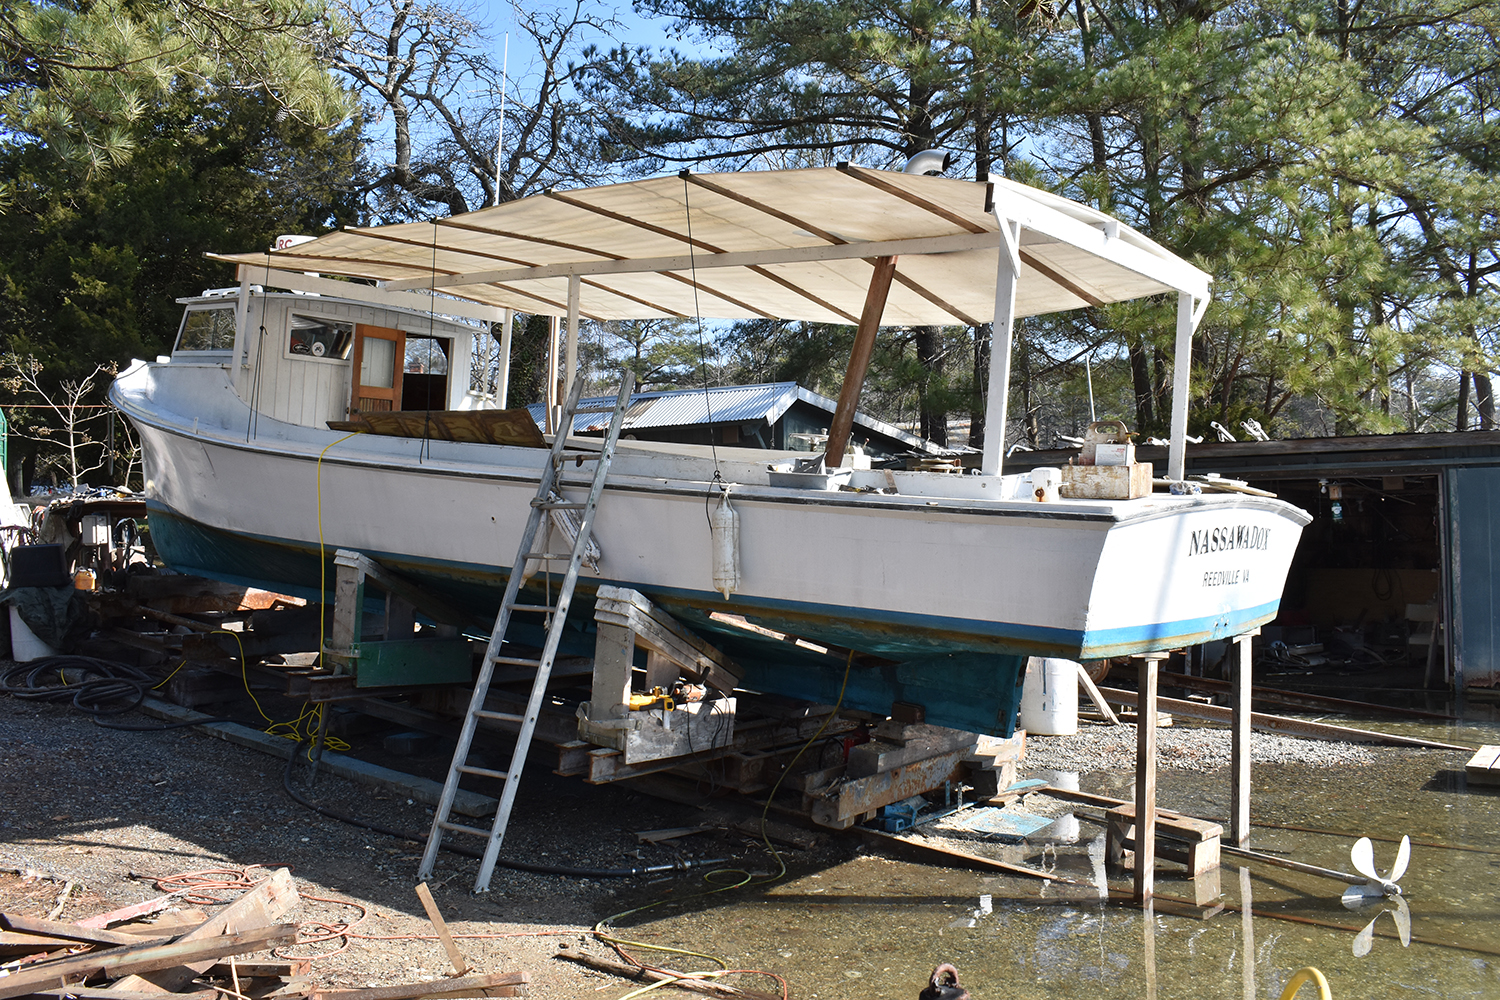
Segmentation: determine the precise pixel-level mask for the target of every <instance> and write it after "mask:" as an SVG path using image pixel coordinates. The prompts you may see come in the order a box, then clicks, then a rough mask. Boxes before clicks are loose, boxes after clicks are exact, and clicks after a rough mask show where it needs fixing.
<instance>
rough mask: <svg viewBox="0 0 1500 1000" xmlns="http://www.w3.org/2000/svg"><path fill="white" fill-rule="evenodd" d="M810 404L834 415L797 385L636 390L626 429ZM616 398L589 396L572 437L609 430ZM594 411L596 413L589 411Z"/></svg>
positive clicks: (751, 417) (535, 410)
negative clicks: (801, 403)
mask: <svg viewBox="0 0 1500 1000" xmlns="http://www.w3.org/2000/svg"><path fill="white" fill-rule="evenodd" d="M799 399H800V400H803V401H804V402H807V403H811V404H812V405H813V406H816V407H818V408H819V409H822V410H826V411H828V412H829V413H832V412H833V411H834V409H835V408H836V407H837V405H838V404H837V402H836V401H835V400H832V399H829V398H828V397H827V396H824V395H821V394H820V393H816V392H813V391H812V390H810V389H804V388H802V387H801V386H800V385H798V384H797V383H796V382H772V383H769V384H767V385H724V386H712V387H710V388H707V389H674V390H671V391H664V392H637V393H635V394H634V395H632V396H631V397H630V408H629V409H628V410H626V411H625V422H624V425H623V429H624V430H631V429H634V428H646V427H691V426H694V425H696V424H728V423H742V424H743V423H751V422H754V421H761V420H763V421H765V422H766V423H768V424H774V423H775V422H776V421H778V420H780V419H781V417H782V415H783V414H784V413H786V411H787V410H788V409H790V408H791V405H792V403H794V402H796V401H797V400H799ZM614 405H615V397H613V396H590V397H587V398H585V399H583V400H581V401H580V402H579V408H580V410H581V411H584V412H580V413H578V414H576V415H575V416H574V417H573V433H575V434H585V433H589V432H597V431H602V430H605V429H606V428H607V427H608V426H609V415H610V412H611V411H612V410H613V409H614ZM527 410H529V411H530V412H531V417H532V419H533V420H535V421H536V422H537V426H538V427H541V426H544V424H543V420H544V418H545V416H546V413H545V408H544V405H543V404H542V403H532V404H531V405H530V406H528V407H527ZM589 411H592V412H589ZM854 422H855V423H857V424H859V425H860V426H862V427H865V428H867V429H869V430H872V431H875V432H877V433H879V434H884V435H886V436H887V437H892V438H895V439H896V440H898V441H901V442H904V443H905V444H907V445H908V446H910V447H912V448H918V449H921V450H923V451H930V450H934V446H932V445H931V444H929V443H928V442H926V441H923V440H922V439H921V438H919V437H916V436H915V435H913V434H909V433H908V432H906V431H903V430H902V429H901V428H899V427H897V426H895V425H894V424H888V423H886V422H885V421H883V420H876V419H875V418H874V417H871V416H867V415H866V414H863V413H856V414H855V417H854Z"/></svg>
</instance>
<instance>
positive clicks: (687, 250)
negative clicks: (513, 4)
mask: <svg viewBox="0 0 1500 1000" xmlns="http://www.w3.org/2000/svg"><path fill="white" fill-rule="evenodd" d="M215 257H216V259H220V260H225V261H229V262H233V263H236V264H239V265H240V280H241V282H242V284H245V285H248V284H249V283H251V282H263V283H266V284H272V285H277V286H281V287H293V288H302V287H306V288H307V290H310V291H312V290H316V291H324V292H334V293H335V294H341V295H347V296H349V297H363V296H364V295H370V296H372V297H373V296H378V297H379V298H380V299H381V300H382V301H386V302H390V303H392V304H394V303H395V302H397V301H400V302H402V303H403V304H406V305H409V306H413V307H416V308H422V309H427V308H434V309H436V310H437V311H439V312H444V313H450V314H453V313H457V314H461V315H476V314H480V315H482V314H485V313H488V312H489V309H486V308H484V307H490V308H495V309H503V310H516V311H521V312H525V313H532V314H545V315H555V316H562V315H566V316H568V318H569V338H568V341H569V351H568V367H567V371H568V378H569V379H571V377H572V372H573V370H574V369H575V367H576V365H575V361H576V338H577V318H578V317H579V316H587V317H589V318H592V319H598V320H609V319H650V318H665V317H680V318H686V317H693V316H702V317H704V318H714V319H754V318H768V319H771V318H774V319H792V320H805V321H810V322H821V323H848V324H855V323H859V322H860V318H861V315H862V313H864V312H865V311H866V307H867V299H869V300H871V301H873V296H871V294H870V292H871V282H872V276H875V275H878V274H879V273H880V272H881V266H880V264H879V261H880V260H881V259H882V258H896V260H895V261H894V274H893V280H892V281H891V285H890V291H889V294H888V296H887V297H886V299H885V301H884V303H883V308H880V305H881V304H880V303H877V304H876V307H875V309H874V316H873V318H868V319H867V320H866V325H867V326H870V328H871V330H873V325H874V324H875V323H877V322H878V323H879V324H880V325H952V324H964V325H969V326H973V325H977V324H979V323H984V322H993V324H994V337H993V339H992V348H991V350H992V362H991V366H990V384H989V397H988V414H989V416H988V422H987V426H989V427H990V428H991V429H992V430H991V432H990V433H989V434H988V435H987V436H986V445H985V451H984V472H986V473H987V474H998V473H999V472H1000V459H1001V456H1002V454H1003V448H1004V440H1003V439H1004V429H1005V409H1006V393H1007V388H1008V385H1009V369H1010V343H1011V329H1012V325H1013V322H1014V320H1015V319H1016V318H1017V317H1025V316H1033V315H1040V314H1044V313H1052V312H1061V311H1066V310H1070V309H1078V308H1083V307H1085V306H1090V305H1104V304H1107V303H1111V302H1121V301H1126V300H1130V299H1137V298H1143V297H1146V296H1151V295H1160V294H1166V293H1173V292H1175V293H1177V295H1178V296H1179V307H1178V319H1177V345H1176V347H1177V349H1176V364H1175V377H1174V380H1173V396H1174V401H1173V410H1172V449H1171V453H1170V458H1169V470H1168V471H1169V475H1170V476H1171V477H1172V478H1174V479H1180V478H1181V477H1182V472H1183V457H1184V451H1183V447H1184V440H1185V434H1186V428H1187V410H1186V397H1187V377H1188V363H1189V353H1188V349H1189V344H1190V338H1191V334H1192V330H1193V328H1194V327H1195V326H1196V323H1197V320H1198V319H1199V318H1200V317H1201V315H1202V310H1203V308H1204V307H1205V306H1206V304H1207V301H1208V294H1209V283H1210V278H1209V276H1208V275H1207V274H1205V273H1204V272H1203V271H1201V270H1199V269H1198V268H1196V267H1193V266H1192V265H1191V264H1189V263H1187V262H1186V261H1184V260H1182V259H1181V258H1179V257H1177V256H1176V255H1174V254H1172V253H1171V252H1170V251H1168V250H1166V249H1164V248H1163V247H1161V246H1160V245H1158V244H1157V243H1155V242H1153V241H1152V240H1150V239H1148V238H1147V237H1145V236H1143V235H1141V234H1140V233H1139V232H1137V231H1135V230H1134V229H1131V228H1130V227H1129V226H1126V225H1123V224H1121V223H1120V222H1119V221H1117V220H1115V219H1113V218H1111V217H1110V216H1107V215H1105V214H1103V213H1101V212H1098V211H1095V210H1094V209H1091V208H1088V207H1087V206H1084V205H1081V204H1078V203H1077V202H1073V201H1070V200H1068V199H1066V198H1062V197H1059V196H1057V195H1053V194H1050V193H1048V192H1045V191H1041V190H1038V189H1035V188H1031V187H1027V186H1025V185H1022V184H1017V183H1015V182H1013V181H1008V180H1005V179H1003V178H998V177H992V178H990V179H989V180H988V181H987V182H977V181H967V180H957V179H953V178H946V177H933V176H923V175H918V174H907V173H895V172H889V171H879V170H869V169H866V168H862V167H858V166H853V165H847V164H846V165H840V166H838V167H828V168H816V169H808V170H773V171H751V172H744V173H729V174H704V175H696V174H689V173H686V172H684V173H683V174H680V175H675V176H665V177H655V178H651V179H648V180H641V181H630V182H627V183H622V184H612V185H606V186H602V187H595V188H586V189H581V190H575V191H567V192H561V191H547V192H544V193H542V194H538V195H533V196H531V197H528V198H524V199H520V200H518V201H513V202H508V203H506V204H502V205H497V206H495V207H493V208H486V209H481V210H479V211H477V212H471V213H468V214H466V215H462V216H456V217H454V218H449V219H440V220H437V221H436V222H431V223H426V222H422V223H403V224H397V225H390V226H379V227H370V228H350V229H347V230H344V231H342V232H337V233H332V234H329V235H327V236H324V237H321V238H319V239H316V240H313V241H311V242H305V243H300V244H298V245H296V246H291V247H287V248H285V249H281V250H275V249H273V250H268V251H266V252H264V253H245V254H232V255H215ZM891 263H892V262H890V261H887V263H886V265H885V266H886V267H887V268H889V267H890V266H891ZM306 272H316V273H319V274H327V275H340V276H344V277H351V278H361V279H367V280H370V281H374V282H376V283H377V284H378V285H379V286H380V287H379V288H378V289H368V290H367V291H366V292H364V293H361V292H360V291H359V286H357V285H356V286H351V285H350V284H349V283H347V282H338V283H334V282H326V281H319V280H318V279H309V278H304V277H303V274H304V273H306ZM313 283H316V284H317V285H319V286H320V287H317V288H313V287H311V284H313ZM334 284H336V285H337V291H335V290H334V289H331V288H329V287H328V286H329V285H334ZM433 292H436V293H439V294H441V295H442V296H450V297H452V299H448V298H438V299H436V300H434V299H433V298H429V297H428V295H427V294H421V293H433ZM396 293H406V294H396ZM453 299H458V300H461V301H453ZM462 300H467V301H462ZM470 303H472V304H473V305H470ZM476 305H477V306H478V307H479V308H477V309H476V308H475V306H476ZM507 315H508V314H507ZM507 325H508V324H507ZM506 346H508V345H506Z"/></svg>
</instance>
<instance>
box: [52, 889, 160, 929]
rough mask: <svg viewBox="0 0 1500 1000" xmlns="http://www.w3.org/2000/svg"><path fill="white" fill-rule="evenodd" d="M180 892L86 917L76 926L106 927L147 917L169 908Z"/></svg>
mask: <svg viewBox="0 0 1500 1000" xmlns="http://www.w3.org/2000/svg"><path fill="white" fill-rule="evenodd" d="M186 891H187V890H185V889H184V890H182V892H186ZM182 892H169V893H167V894H166V895H165V896H157V897H156V898H155V899H148V900H146V901H145V902H144V903H132V904H130V905H129V906H122V907H120V908H119V909H118V910H110V911H109V912H108V913H101V914H99V915H98V916H96V917H88V918H86V919H84V920H80V921H78V926H79V927H108V926H109V925H110V924H118V923H123V922H125V921H126V920H134V919H136V918H137V917H145V916H149V915H151V914H153V913H157V912H159V911H161V910H165V909H166V908H167V907H169V906H171V905H172V903H173V902H175V901H176V899H177V897H178V896H181V895H182Z"/></svg>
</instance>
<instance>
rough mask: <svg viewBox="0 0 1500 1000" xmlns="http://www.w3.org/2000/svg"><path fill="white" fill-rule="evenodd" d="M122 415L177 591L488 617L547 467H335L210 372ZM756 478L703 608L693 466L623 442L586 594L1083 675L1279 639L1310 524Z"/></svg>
mask: <svg viewBox="0 0 1500 1000" xmlns="http://www.w3.org/2000/svg"><path fill="white" fill-rule="evenodd" d="M115 397H116V401H117V402H118V403H119V404H120V406H121V407H122V409H124V411H125V412H126V413H127V414H128V415H129V416H130V417H131V419H132V420H133V421H134V423H135V424H136V426H137V427H138V428H139V430H140V432H141V434H142V438H143V445H144V453H145V463H146V465H145V473H146V483H147V495H148V499H149V501H150V502H151V504H152V507H153V512H154V514H155V515H156V516H157V517H158V518H159V519H160V520H161V522H162V525H163V528H164V529H165V530H160V529H158V530H157V535H158V545H159V547H161V548H162V549H163V554H164V557H165V558H166V559H167V560H168V562H169V563H171V564H174V565H175V566H176V568H180V569H183V570H187V571H192V572H197V573H204V574H207V575H212V576H220V577H233V578H244V579H249V580H254V581H255V582H257V583H260V584H262V585H272V586H280V587H283V588H293V589H295V588H301V589H303V590H304V591H305V590H308V589H314V590H315V589H316V588H317V587H318V586H319V585H320V582H319V580H318V579H317V578H316V577H315V576H314V575H311V574H309V573H307V572H306V571H305V570H304V571H302V572H301V573H300V574H298V575H299V577H300V578H297V579H290V578H287V575H288V571H287V570H286V569H285V568H279V567H278V565H277V564H278V562H282V563H285V564H286V565H294V564H297V563H296V560H295V559H291V558H290V555H291V554H292V553H301V554H302V555H301V558H302V559H303V563H302V564H301V565H306V561H307V556H308V555H309V554H312V555H313V558H312V560H311V565H312V566H314V567H316V556H315V554H316V552H317V551H318V550H319V547H320V546H321V547H322V548H323V549H324V550H325V552H326V556H328V557H331V556H332V553H333V551H334V550H335V549H338V548H349V549H356V550H359V551H361V552H364V553H366V554H368V555H371V556H372V557H374V558H377V559H379V560H381V561H383V562H387V563H389V564H390V565H391V566H392V567H393V568H395V569H398V570H404V571H406V572H409V573H414V574H416V575H417V576H419V577H421V578H423V579H425V580H429V581H431V582H432V583H433V584H434V585H435V586H437V587H439V588H440V589H442V588H444V587H445V586H446V587H447V588H448V589H449V590H450V591H452V592H454V593H459V592H464V593H468V594H469V595H471V602H472V600H479V601H482V600H483V598H482V597H477V595H479V594H481V593H482V592H483V591H484V590H486V589H488V590H491V591H492V592H493V594H494V595H495V596H494V598H493V600H494V603H498V593H499V589H500V587H502V586H503V583H504V580H505V577H506V575H507V574H508V572H509V569H510V565H509V564H510V562H511V561H512V559H513V558H514V554H515V549H516V544H517V541H518V539H519V536H520V532H521V527H522V524H523V523H524V519H525V517H526V515H527V513H528V509H529V508H528V502H529V500H530V499H531V497H532V495H533V494H534V492H535V483H536V476H537V473H538V469H539V468H540V464H541V461H542V459H543V456H544V454H545V453H544V452H542V451H541V450H539V449H525V448H511V447H502V446H494V445H479V444H458V443H452V442H440V441H418V440H414V439H404V438H387V437H373V436H358V437H353V438H349V439H347V440H344V441H342V442H339V443H337V444H334V443H333V442H336V441H338V439H339V438H340V437H341V436H342V435H339V434H337V433H335V432H332V431H325V430H320V429H317V428H307V427H300V426H295V425H290V424H283V423H280V422H277V421H270V420H267V419H266V418H264V417H262V418H260V419H259V421H257V422H256V426H254V428H253V430H252V429H251V427H252V422H251V421H250V420H249V411H248V408H247V407H245V406H244V404H243V403H242V402H241V401H240V400H239V399H238V397H237V396H235V395H234V393H233V391H232V390H231V389H230V388H229V387H228V385H227V381H225V377H224V373H223V371H222V369H220V368H219V367H218V366H212V365H204V366H190V365H182V364H180V363H179V364H173V365H142V366H139V367H137V368H135V369H132V370H131V372H128V373H127V374H126V375H124V376H122V377H121V379H120V381H119V382H118V383H117V387H116V390H115ZM187 413H193V414H194V416H193V417H191V418H189V417H188V416H187V415H186V414H187ZM325 449H326V451H325ZM320 456H321V458H320ZM765 462H766V453H756V452H747V451H726V450H723V449H721V453H720V461H719V468H720V471H721V472H722V474H723V475H724V478H725V479H726V480H727V481H729V482H731V483H734V484H735V485H734V486H733V491H732V493H731V497H732V503H733V504H734V507H735V509H736V511H737V512H738V513H739V516H740V539H741V542H740V564H741V585H740V588H739V590H738V591H737V592H736V593H734V594H733V595H732V596H731V597H730V598H729V599H728V600H725V599H724V598H722V597H721V596H720V595H719V594H717V593H716V592H715V591H714V590H713V580H712V565H711V552H710V534H709V530H708V520H707V516H706V500H707V499H708V497H709V492H710V486H709V483H708V479H709V478H710V476H709V474H708V472H709V470H710V469H711V468H712V459H711V458H710V457H709V456H708V455H707V452H706V449H692V448H688V447H685V446H679V447H673V446H667V447H662V446H654V445H653V446H638V447H632V446H631V444H630V443H629V442H622V449H621V453H620V456H619V457H618V458H617V459H616V461H615V464H614V466H612V471H611V475H610V477H609V481H608V486H607V488H606V490H605V494H604V497H603V500H602V501H601V503H600V505H599V510H598V515H597V518H596V521H595V537H596V538H597V540H598V542H599V545H600V547H601V549H602V551H603V559H602V560H601V562H600V565H599V571H598V573H597V574H595V573H592V571H589V570H587V569H586V570H585V576H584V582H583V586H584V588H585V590H587V589H588V588H589V587H590V586H591V585H593V584H597V583H612V584H618V585H624V586H631V587H635V588H637V589H639V590H641V591H643V592H645V593H647V594H648V595H650V596H652V597H653V598H655V599H657V600H658V601H660V602H662V603H663V604H665V605H667V606H669V607H673V608H674V609H676V610H679V611H682V612H686V613H688V614H689V616H690V617H693V618H696V619H699V620H700V621H699V624H703V625H705V626H706V627H711V628H714V629H715V630H716V631H726V630H733V628H734V626H730V625H725V624H723V623H709V622H707V620H706V616H707V615H708V614H709V613H710V612H712V611H716V610H717V611H722V612H725V613H727V614H730V615H745V616H747V617H749V618H751V619H752V620H753V621H755V622H758V623H760V624H763V625H766V626H769V627H771V628H776V629H779V630H781V631H786V632H791V633H793V634H795V635H800V636H804V637H807V638H810V639H814V640H818V641H822V642H825V643H833V644H836V645H839V646H845V647H849V648H853V649H856V650H859V651H861V652H865V653H870V654H873V655H876V656H883V657H889V658H901V657H908V656H912V655H920V654H924V653H950V652H957V651H970V652H989V653H1002V654H1015V655H1048V656H1066V657H1069V658H1074V659H1096V658H1101V657H1105V656H1119V655H1127V654H1132V653H1141V652H1147V651H1151V650H1159V649H1168V648H1176V647H1180V646H1183V645H1187V644H1191V643H1196V642H1202V641H1206V640H1210V639H1216V638H1224V637H1227V636H1230V635H1235V634H1239V633H1242V632H1243V631H1245V630H1247V629H1250V628H1254V627H1256V626H1258V625H1260V624H1263V623H1265V622H1267V621H1269V620H1271V619H1272V618H1273V617H1274V616H1275V614H1276V611H1277V608H1278V605H1279V600H1280V595H1281V591H1282V587H1283V584H1284V582H1285V577H1286V572H1287V568H1288V566H1289V564H1290V561H1291V557H1292V553H1293V552H1294V550H1295V548H1296V544H1297V539H1298V537H1299V535H1300V532H1301V527H1302V525H1303V524H1305V523H1306V521H1307V517H1306V515H1305V514H1303V513H1302V512H1301V511H1299V510H1297V509H1296V508H1294V507H1291V506H1290V505H1288V504H1285V503H1282V502H1280V501H1276V500H1271V499H1266V498H1260V497H1250V496H1238V495H1214V496H1195V497H1171V496H1166V495H1157V496H1153V497H1151V498H1143V499H1140V500H1134V501H1067V500H1065V501H1061V502H1057V503H1037V502H1035V501H1031V500H1025V499H997V500H990V499H974V498H971V497H980V496H983V495H984V491H985V490H990V491H992V492H995V493H1002V494H1003V493H1004V492H1005V490H1006V486H1005V485H1004V484H1002V483H1001V481H1000V480H997V479H995V478H993V477H953V476H942V475H936V474H900V477H899V479H897V480H896V481H897V483H898V487H899V488H900V489H901V490H902V492H901V493H898V494H896V495H887V494H882V493H873V492H872V493H848V492H829V491H817V490H800V489H784V488H775V487H771V486H769V485H765V484H766V482H767V480H766V475H765V472H764V469H765ZM586 471H587V470H583V471H580V472H578V473H576V474H575V475H574V476H572V477H568V478H567V479H565V481H569V482H578V483H581V482H583V478H582V477H583V475H584V474H585V473H586ZM877 475H878V474H877ZM757 480H758V481H757ZM978 480H984V482H978ZM1012 492H1014V490H1012ZM944 493H946V494H949V495H946V496H944V495H940V494H944ZM954 493H961V494H966V495H960V496H953V495H952V494H954ZM169 524H170V527H168V525H169ZM236 547H238V549H239V554H238V555H236V554H235V553H234V551H232V550H234V549H235V548H236ZM275 551H282V552H284V553H286V554H287V555H288V557H289V558H288V559H287V560H277V559H276V558H271V557H269V555H270V554H272V553H274V552H275ZM256 553H259V556H257V555H256ZM693 612H696V614H694V613H693ZM731 634H732V632H731Z"/></svg>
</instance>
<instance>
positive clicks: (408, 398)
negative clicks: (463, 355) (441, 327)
mask: <svg viewBox="0 0 1500 1000" xmlns="http://www.w3.org/2000/svg"><path fill="white" fill-rule="evenodd" d="M452 350H453V341H451V340H449V339H448V338H447V337H428V336H423V335H420V334H414V333H409V334H407V335H406V351H405V355H406V356H405V359H404V361H405V363H404V364H403V365H402V371H401V409H403V410H442V409H446V408H447V406H448V355H449V353H450V352H451V351H452Z"/></svg>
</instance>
